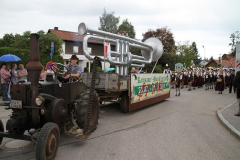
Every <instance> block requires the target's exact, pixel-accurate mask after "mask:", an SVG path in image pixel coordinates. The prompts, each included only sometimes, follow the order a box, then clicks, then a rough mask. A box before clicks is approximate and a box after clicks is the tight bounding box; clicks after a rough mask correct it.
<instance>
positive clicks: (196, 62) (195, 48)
mask: <svg viewBox="0 0 240 160" xmlns="http://www.w3.org/2000/svg"><path fill="white" fill-rule="evenodd" d="M192 48H193V52H194V55H195V57H194V59H193V62H194V64H195V66H199V64H200V62H201V60H202V59H201V57H200V55H199V54H198V49H197V44H196V42H193V43H192Z"/></svg>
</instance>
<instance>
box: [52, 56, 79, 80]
mask: <svg viewBox="0 0 240 160" xmlns="http://www.w3.org/2000/svg"><path fill="white" fill-rule="evenodd" d="M70 62H71V63H70V64H69V65H67V66H66V67H65V68H64V71H65V73H66V75H65V76H64V77H60V76H58V77H57V78H58V80H59V81H60V82H69V78H70V77H73V78H78V77H80V75H81V73H82V68H81V67H79V66H78V65H77V62H78V58H77V56H76V54H73V55H72V57H71V59H70Z"/></svg>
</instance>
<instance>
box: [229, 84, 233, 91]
mask: <svg viewBox="0 0 240 160" xmlns="http://www.w3.org/2000/svg"><path fill="white" fill-rule="evenodd" d="M232 85H233V82H230V83H229V93H231V92H232Z"/></svg>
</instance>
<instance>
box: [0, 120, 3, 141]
mask: <svg viewBox="0 0 240 160" xmlns="http://www.w3.org/2000/svg"><path fill="white" fill-rule="evenodd" d="M0 132H4V126H3V123H2V120H1V119H0ZM2 140H3V137H0V145H1V144H2Z"/></svg>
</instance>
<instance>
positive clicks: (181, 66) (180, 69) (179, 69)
mask: <svg viewBox="0 0 240 160" xmlns="http://www.w3.org/2000/svg"><path fill="white" fill-rule="evenodd" d="M182 70H183V64H182V63H176V64H175V71H176V72H182Z"/></svg>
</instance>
